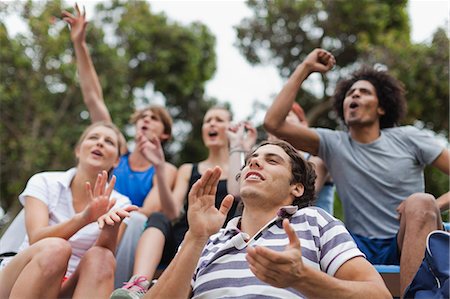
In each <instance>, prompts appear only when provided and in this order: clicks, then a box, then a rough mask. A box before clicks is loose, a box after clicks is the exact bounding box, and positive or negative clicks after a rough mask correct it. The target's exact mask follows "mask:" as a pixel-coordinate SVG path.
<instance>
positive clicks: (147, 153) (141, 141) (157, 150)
mask: <svg viewBox="0 0 450 299" xmlns="http://www.w3.org/2000/svg"><path fill="white" fill-rule="evenodd" d="M136 140H137V148H138V149H139V151H140V152H141V154H142V155H143V156H144V157H145V158H146V159H147V160H148V161H149V162H150V163H152V164H153V165H154V166H155V168H158V166H161V165H163V164H164V163H165V162H166V159H165V157H164V151H163V149H162V146H161V141H160V140H159V138H158V137H156V136H152V137H151V138H147V137H146V136H145V135H144V134H143V133H142V132H138V133H137V135H136Z"/></svg>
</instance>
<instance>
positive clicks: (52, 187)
mask: <svg viewBox="0 0 450 299" xmlns="http://www.w3.org/2000/svg"><path fill="white" fill-rule="evenodd" d="M75 173H76V168H71V169H69V170H67V171H65V172H62V171H52V172H41V173H37V174H35V175H33V176H32V177H31V178H30V180H29V181H28V183H27V186H26V187H25V190H24V191H23V192H22V193H21V194H20V195H19V200H20V202H21V203H22V205H25V197H26V196H32V197H34V198H37V199H39V200H41V201H42V202H43V203H45V204H46V205H47V206H48V211H49V223H48V224H49V226H52V225H55V224H58V223H61V222H64V221H67V220H69V219H71V218H72V217H74V216H75V214H76V213H75V210H74V208H73V203H72V192H71V190H70V183H71V182H72V179H73V177H74V176H75ZM111 198H115V199H116V204H115V205H114V207H113V208H118V207H121V208H122V207H125V206H127V205H130V203H131V202H130V200H129V199H128V197H126V196H124V195H122V194H120V193H118V192H117V191H115V190H114V191H113V192H112V194H111ZM100 232H101V230H100V229H99V228H98V224H97V223H96V222H92V223H90V224H88V225H86V226H85V227H83V228H82V229H80V230H79V231H78V232H76V233H75V234H74V235H73V236H72V237H71V238H70V239H69V243H70V245H71V246H72V256H71V257H70V260H69V265H68V268H67V272H66V276H67V277H69V276H70V275H71V274H72V273H73V272H74V271H75V269H76V268H77V266H78V263H79V262H80V260H81V258H82V257H83V255H84V254H85V253H86V251H87V250H88V249H89V248H91V247H92V246H93V245H94V243H95V241H96V240H97V238H98V236H99V235H100ZM28 246H29V242H28V235H26V236H25V240H24V242H23V243H22V245H21V246H20V248H19V252H20V251H22V250H24V249H25V248H27V247H28Z"/></svg>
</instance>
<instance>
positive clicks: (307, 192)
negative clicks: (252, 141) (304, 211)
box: [246, 140, 316, 208]
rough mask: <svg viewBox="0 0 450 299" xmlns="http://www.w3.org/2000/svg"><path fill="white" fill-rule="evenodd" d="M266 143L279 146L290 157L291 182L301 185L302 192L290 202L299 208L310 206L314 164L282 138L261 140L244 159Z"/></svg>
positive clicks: (313, 182)
mask: <svg viewBox="0 0 450 299" xmlns="http://www.w3.org/2000/svg"><path fill="white" fill-rule="evenodd" d="M268 144H271V145H275V146H279V147H281V148H282V149H283V150H284V152H285V153H286V154H287V155H288V156H289V157H290V158H291V169H292V179H291V184H297V183H300V184H302V185H303V188H304V191H303V194H302V195H301V196H299V197H295V198H294V201H293V202H292V204H293V205H296V206H298V207H299V208H304V207H307V206H311V205H312V203H313V202H314V199H315V193H314V189H315V186H314V184H315V181H316V172H315V171H314V165H313V164H312V163H311V162H309V161H306V160H305V159H304V158H303V156H302V155H301V154H300V153H299V152H298V151H297V150H296V149H295V148H294V147H293V146H292V145H290V144H289V143H287V142H286V141H283V140H275V141H263V142H262V143H261V144H259V145H258V146H257V147H256V148H255V149H254V150H253V151H251V152H250V153H249V154H248V155H247V159H246V161H247V160H248V157H250V156H251V155H252V154H253V153H254V152H255V151H256V150H257V149H258V148H260V147H261V146H264V145H268Z"/></svg>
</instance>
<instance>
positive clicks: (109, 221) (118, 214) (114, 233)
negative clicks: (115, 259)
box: [95, 205, 137, 253]
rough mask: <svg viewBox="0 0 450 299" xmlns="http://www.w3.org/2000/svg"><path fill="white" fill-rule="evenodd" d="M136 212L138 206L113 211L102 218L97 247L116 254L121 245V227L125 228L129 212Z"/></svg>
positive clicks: (99, 222)
mask: <svg viewBox="0 0 450 299" xmlns="http://www.w3.org/2000/svg"><path fill="white" fill-rule="evenodd" d="M136 210H137V206H134V205H129V206H126V207H125V208H118V209H113V210H111V211H109V212H108V213H106V214H104V215H103V216H100V217H99V219H98V220H97V222H98V226H99V228H100V229H101V230H102V231H101V233H100V235H99V237H98V238H97V241H96V242H95V246H100V247H104V248H108V249H109V250H111V252H113V253H115V252H116V246H117V244H118V243H119V242H118V238H119V232H120V230H121V227H123V225H122V224H123V223H122V220H123V219H124V218H125V217H129V216H130V213H129V212H131V211H136Z"/></svg>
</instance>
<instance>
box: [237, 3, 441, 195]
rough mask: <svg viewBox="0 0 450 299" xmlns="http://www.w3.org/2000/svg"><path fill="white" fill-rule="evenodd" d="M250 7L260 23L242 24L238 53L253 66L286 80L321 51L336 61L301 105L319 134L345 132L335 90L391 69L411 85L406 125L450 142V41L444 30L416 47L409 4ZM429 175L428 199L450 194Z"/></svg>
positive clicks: (304, 92)
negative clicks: (350, 79)
mask: <svg viewBox="0 0 450 299" xmlns="http://www.w3.org/2000/svg"><path fill="white" fill-rule="evenodd" d="M247 4H248V6H249V7H250V9H251V10H252V11H253V16H252V17H250V18H246V19H244V20H242V21H241V23H240V24H239V25H238V26H237V27H236V33H237V38H238V40H237V46H238V48H239V49H240V51H241V52H242V54H243V55H244V56H245V57H246V59H247V60H248V61H249V62H250V63H252V64H259V63H274V64H275V65H276V66H277V68H278V69H279V72H280V74H281V76H283V77H288V76H289V75H290V74H291V73H292V72H293V70H294V69H295V67H297V65H298V64H299V63H300V62H301V61H302V60H303V59H304V58H305V56H306V55H307V54H308V53H310V52H311V51H312V50H313V49H314V48H317V47H320V48H324V49H327V50H329V51H331V52H332V53H333V54H334V55H335V57H336V61H337V66H336V67H335V68H334V69H333V70H332V71H331V72H328V73H327V74H326V75H324V76H322V77H320V78H319V79H318V81H319V84H314V89H315V90H316V91H315V92H314V91H313V88H309V89H304V90H301V91H300V93H299V96H298V98H297V101H298V102H300V103H301V104H302V105H303V106H304V107H305V111H307V117H308V119H309V121H310V124H311V125H312V126H320V127H329V128H336V127H337V124H336V122H335V118H336V116H335V114H334V113H329V111H330V110H331V98H330V96H331V93H332V92H333V90H334V85H335V83H336V82H337V80H338V79H339V78H341V77H343V76H346V75H348V74H349V73H350V72H351V71H353V70H355V69H357V68H359V67H360V66H361V65H363V64H364V65H372V66H377V67H383V68H387V69H388V70H389V72H390V73H392V74H393V75H394V76H395V77H397V78H398V79H399V80H401V81H402V82H404V84H405V87H406V90H407V99H408V106H409V113H408V116H407V118H406V119H405V121H404V123H405V124H415V125H417V126H422V127H425V128H427V129H430V130H434V131H435V132H437V133H439V134H440V135H441V136H443V137H444V138H447V139H448V136H449V135H448V132H449V128H448V124H449V102H448V99H449V85H448V80H449V65H448V61H449V38H448V35H447V33H446V31H445V30H443V29H439V30H437V32H436V33H435V34H434V36H433V41H432V43H431V45H428V44H413V43H412V42H411V40H410V27H409V19H408V15H407V11H406V5H407V1H390V0H381V1H371V0H364V1H361V0H348V1H335V0H316V1H309V0H297V1H288V0H274V1H270V0H265V1H257V0H249V1H248V2H247ZM311 81H312V80H309V82H306V84H305V85H307V84H308V83H311ZM316 83H317V82H316ZM318 86H319V87H318ZM317 89H319V91H317ZM425 174H426V178H425V180H426V190H427V192H430V193H432V194H434V195H436V196H439V195H441V194H443V193H445V192H446V191H448V186H449V179H448V176H446V175H443V174H442V173H440V172H437V171H432V170H431V169H427V170H426V172H425Z"/></svg>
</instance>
